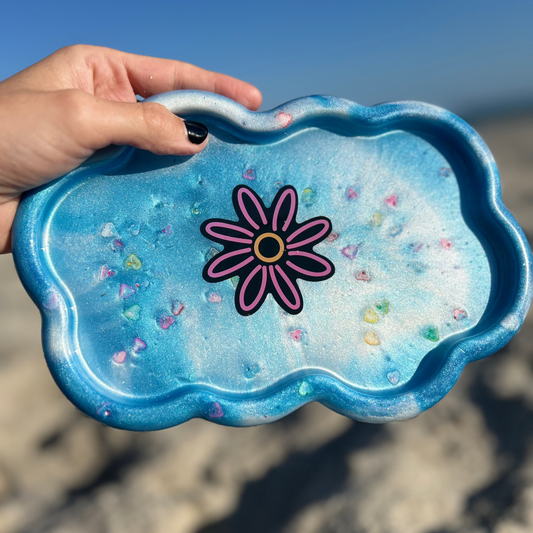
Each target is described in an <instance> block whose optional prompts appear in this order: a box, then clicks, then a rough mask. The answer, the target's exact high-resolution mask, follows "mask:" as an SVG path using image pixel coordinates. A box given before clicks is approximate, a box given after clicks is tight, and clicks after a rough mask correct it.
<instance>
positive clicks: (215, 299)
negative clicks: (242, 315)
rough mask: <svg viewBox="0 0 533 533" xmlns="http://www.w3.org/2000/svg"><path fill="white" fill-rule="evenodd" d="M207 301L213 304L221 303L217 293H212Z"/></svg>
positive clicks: (220, 297)
mask: <svg viewBox="0 0 533 533" xmlns="http://www.w3.org/2000/svg"><path fill="white" fill-rule="evenodd" d="M207 301H208V302H211V303H213V304H218V303H220V302H221V301H222V296H220V294H218V292H212V293H211V294H210V295H209V296H208V297H207Z"/></svg>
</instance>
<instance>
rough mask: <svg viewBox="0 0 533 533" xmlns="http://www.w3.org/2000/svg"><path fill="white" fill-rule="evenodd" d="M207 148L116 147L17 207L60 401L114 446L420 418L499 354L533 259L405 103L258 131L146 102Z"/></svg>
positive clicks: (248, 119)
mask: <svg viewBox="0 0 533 533" xmlns="http://www.w3.org/2000/svg"><path fill="white" fill-rule="evenodd" d="M151 100H152V101H155V102H159V103H161V104H163V105H165V106H167V107H168V108H169V109H171V110H172V111H173V112H174V113H176V114H179V115H180V116H182V117H185V118H187V119H190V120H196V121H200V122H202V123H204V124H206V125H207V127H208V128H209V132H210V139H209V143H208V146H207V148H206V149H205V150H204V151H203V152H202V153H200V154H198V155H195V156H193V157H163V156H155V155H152V154H150V153H147V152H143V151H139V150H136V149H132V148H114V149H108V151H107V152H103V153H100V154H97V155H96V156H95V157H93V158H92V159H91V160H90V161H89V162H88V163H87V164H85V165H84V166H82V167H80V168H79V169H77V170H75V171H73V172H71V173H70V174H68V175H66V176H64V177H63V178H61V179H59V180H56V181H55V182H53V183H51V184H49V185H48V186H46V187H43V188H41V189H38V190H34V191H31V192H30V193H28V194H27V195H26V196H25V198H24V199H23V201H22V203H21V206H20V208H19V212H18V214H17V218H16V223H15V227H14V235H13V239H14V255H15V260H16V265H17V269H18V272H19V274H20V277H21V279H22V281H23V283H24V285H25V287H26V289H27V290H28V292H29V294H30V295H31V297H32V298H33V300H34V301H35V303H36V304H37V305H38V306H39V309H40V310H41V313H42V317H43V343H44V350H45V355H46V359H47V362H48V365H49V367H50V370H51V372H52V374H53V376H54V378H55V380H56V381H57V383H58V385H59V386H60V387H61V389H62V390H63V391H64V393H65V394H66V395H67V396H68V397H69V398H70V400H71V401H72V402H73V403H74V404H75V405H76V406H77V407H78V408H79V409H81V410H82V411H83V412H84V413H86V414H87V415H89V416H92V417H94V418H96V419H98V420H100V421H101V422H104V423H106V424H108V425H111V426H115V427H119V428H127V429H132V430H152V429H161V428H165V427H168V426H172V425H175V424H179V423H182V422H184V421H186V420H189V419H190V418H193V417H201V418H205V419H206V420H211V421H214V422H217V423H221V424H227V425H233V426H250V425H255V424H262V423H266V422H271V421H273V420H276V419H279V418H280V417H283V416H285V415H287V414H288V413H290V412H291V411H293V410H294V409H297V408H298V407H300V406H301V405H303V404H305V403H307V402H310V401H319V402H321V403H323V404H325V405H327V406H328V407H330V408H331V409H333V410H335V411H337V412H339V413H342V414H344V415H346V416H349V417H351V418H354V419H358V420H364V421H370V422H384V421H389V420H399V419H406V418H410V417H413V416H416V415H417V414H419V413H420V412H422V411H424V410H425V409H427V408H428V407H430V406H431V405H433V404H434V403H436V402H437V401H439V400H440V399H441V398H442V397H443V396H444V395H445V394H446V393H447V392H448V391H449V390H450V388H451V387H452V386H453V384H454V383H455V382H456V380H457V378H458V377H459V375H460V373H461V371H462V369H463V367H464V366H465V364H466V363H468V362H470V361H474V360H476V359H480V358H482V357H486V356H487V355H489V354H491V353H493V352H495V351H496V350H498V349H500V348H501V347H502V346H504V345H505V344H506V343H507V342H508V341H509V340H510V339H511V337H512V336H513V335H514V334H515V333H516V332H517V331H518V329H519V328H520V326H521V324H522V322H523V320H524V318H525V315H526V313H527V310H528V308H529V305H530V302H531V295H532V291H531V281H532V279H531V264H532V258H531V252H530V249H529V246H528V244H527V241H526V239H525V237H524V234H523V233H522V230H521V229H520V227H519V226H518V224H517V223H516V221H515V220H514V218H513V217H512V216H511V215H510V213H509V212H508V211H507V210H506V209H505V207H504V206H503V204H502V202H501V198H500V183H499V178H498V171H497V169H496V165H495V163H494V160H493V158H492V156H491V154H490V152H489V151H488V149H487V147H486V146H485V144H484V143H483V141H482V140H481V139H480V138H479V136H478V135H477V134H476V133H475V132H474V131H473V130H472V129H471V128H470V127H469V126H468V125H467V124H465V123H464V122H463V121H462V120H460V119H459V118H457V117H456V116H454V115H452V114H451V113H449V112H447V111H444V110H442V109H439V108H436V107H433V106H430V105H426V104H420V103H399V104H386V105H380V106H377V107H372V108H366V107H362V106H359V105H357V104H354V103H352V102H348V101H346V100H339V99H336V98H332V97H324V96H313V97H308V98H301V99H298V100H295V101H292V102H289V103H287V104H286V105H283V106H281V107H279V108H277V109H275V110H272V111H268V112H265V113H253V112H250V111H247V110H246V109H244V108H243V107H241V106H240V105H238V104H236V103H235V102H233V101H230V100H228V99H225V98H223V97H220V96H216V95H213V94H209V93H203V92H196V91H181V92H175V93H167V94H162V95H159V96H157V97H155V98H152V99H151Z"/></svg>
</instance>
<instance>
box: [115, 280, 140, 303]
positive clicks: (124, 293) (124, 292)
mask: <svg viewBox="0 0 533 533" xmlns="http://www.w3.org/2000/svg"><path fill="white" fill-rule="evenodd" d="M135 292H136V291H135V289H134V288H133V287H132V286H131V285H127V284H126V283H122V284H121V285H120V289H119V291H118V295H119V296H120V297H121V298H122V299H123V300H127V299H128V298H131V297H132V296H133V295H134V294H135Z"/></svg>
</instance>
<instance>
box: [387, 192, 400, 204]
mask: <svg viewBox="0 0 533 533" xmlns="http://www.w3.org/2000/svg"><path fill="white" fill-rule="evenodd" d="M385 203H386V204H387V205H388V206H389V207H396V204H397V203H398V197H397V196H396V195H395V194H391V195H390V196H389V197H387V198H385Z"/></svg>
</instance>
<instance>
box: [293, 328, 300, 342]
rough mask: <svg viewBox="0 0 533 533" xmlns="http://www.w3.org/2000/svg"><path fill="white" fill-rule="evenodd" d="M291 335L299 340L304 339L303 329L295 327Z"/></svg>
mask: <svg viewBox="0 0 533 533" xmlns="http://www.w3.org/2000/svg"><path fill="white" fill-rule="evenodd" d="M290 336H291V337H292V338H293V339H294V340H295V341H297V342H299V341H300V340H302V330H301V329H295V330H294V331H291V332H290Z"/></svg>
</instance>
